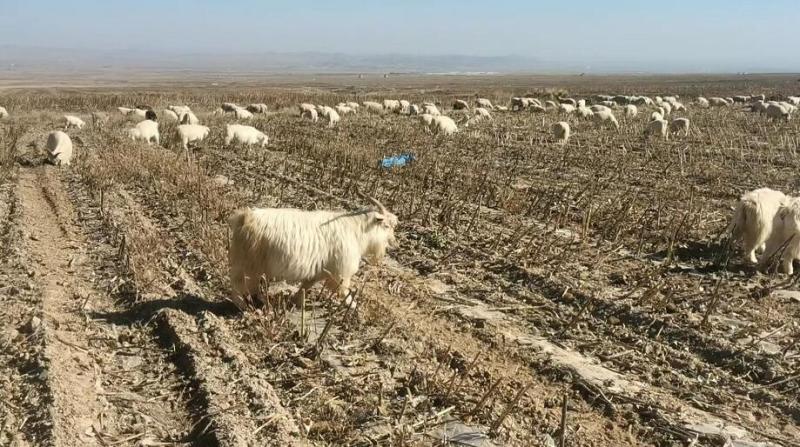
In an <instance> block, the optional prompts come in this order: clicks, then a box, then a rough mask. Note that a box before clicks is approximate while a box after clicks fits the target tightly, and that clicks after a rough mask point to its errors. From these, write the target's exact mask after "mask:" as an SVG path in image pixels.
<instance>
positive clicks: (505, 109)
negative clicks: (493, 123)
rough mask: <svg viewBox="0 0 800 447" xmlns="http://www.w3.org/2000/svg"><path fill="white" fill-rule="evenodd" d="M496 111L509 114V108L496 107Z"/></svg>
mask: <svg viewBox="0 0 800 447" xmlns="http://www.w3.org/2000/svg"><path fill="white" fill-rule="evenodd" d="M494 109H495V110H496V111H498V112H508V106H494Z"/></svg>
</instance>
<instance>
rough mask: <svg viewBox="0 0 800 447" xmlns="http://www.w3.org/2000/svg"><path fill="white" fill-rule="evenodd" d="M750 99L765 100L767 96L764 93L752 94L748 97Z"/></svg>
mask: <svg viewBox="0 0 800 447" xmlns="http://www.w3.org/2000/svg"><path fill="white" fill-rule="evenodd" d="M750 100H751V101H766V100H767V97H766V96H765V95H763V94H761V95H753V96H751V97H750Z"/></svg>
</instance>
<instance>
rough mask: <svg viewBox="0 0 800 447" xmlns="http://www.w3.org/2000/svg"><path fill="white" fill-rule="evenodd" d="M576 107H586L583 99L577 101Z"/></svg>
mask: <svg viewBox="0 0 800 447" xmlns="http://www.w3.org/2000/svg"><path fill="white" fill-rule="evenodd" d="M578 107H586V100H585V99H579V100H578Z"/></svg>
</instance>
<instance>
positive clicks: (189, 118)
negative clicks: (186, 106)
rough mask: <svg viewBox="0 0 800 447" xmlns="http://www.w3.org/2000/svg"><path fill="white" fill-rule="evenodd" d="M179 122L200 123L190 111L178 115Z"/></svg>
mask: <svg viewBox="0 0 800 447" xmlns="http://www.w3.org/2000/svg"><path fill="white" fill-rule="evenodd" d="M179 117H180V122H181V124H200V120H199V119H197V116H195V114H194V113H192V111H191V110H190V111H188V112H185V113H184V114H182V115H179Z"/></svg>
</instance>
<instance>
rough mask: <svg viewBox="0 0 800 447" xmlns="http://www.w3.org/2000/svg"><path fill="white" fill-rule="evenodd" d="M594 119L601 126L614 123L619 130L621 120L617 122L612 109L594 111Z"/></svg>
mask: <svg viewBox="0 0 800 447" xmlns="http://www.w3.org/2000/svg"><path fill="white" fill-rule="evenodd" d="M592 120H593V121H594V122H595V123H597V124H599V125H601V126H608V125H612V126H614V128H615V129H617V130H619V122H617V117H615V116H614V114H613V113H612V112H611V111H610V110H601V111H599V112H594V115H593V116H592Z"/></svg>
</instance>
